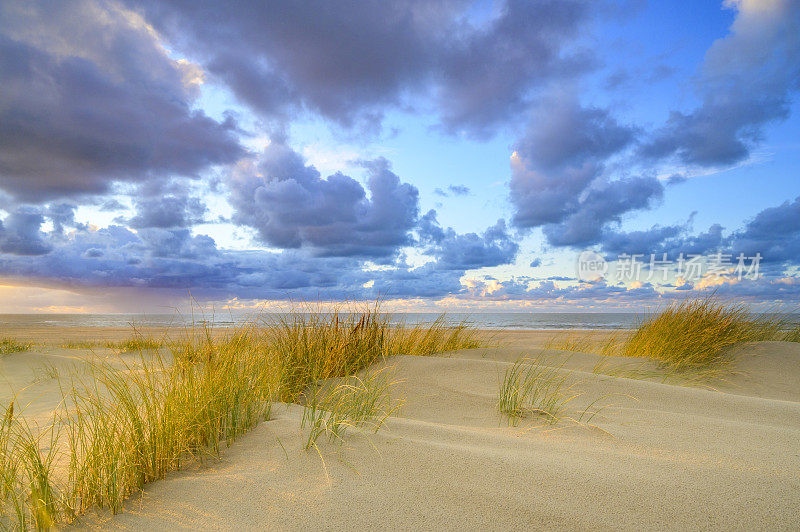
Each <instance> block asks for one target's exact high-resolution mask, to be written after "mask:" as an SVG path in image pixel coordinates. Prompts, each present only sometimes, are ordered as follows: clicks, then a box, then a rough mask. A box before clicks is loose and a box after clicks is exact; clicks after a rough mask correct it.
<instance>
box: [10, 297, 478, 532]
mask: <svg viewBox="0 0 800 532" xmlns="http://www.w3.org/2000/svg"><path fill="white" fill-rule="evenodd" d="M165 338H166V337H165ZM105 345H106V346H108V347H112V345H113V348H114V349H120V350H126V351H134V352H138V354H139V356H138V358H135V359H134V360H130V359H126V360H121V359H119V358H109V359H93V360H91V361H88V362H86V364H87V372H86V373H84V374H78V373H75V372H73V373H71V374H70V376H69V377H63V376H59V375H56V374H53V378H56V379H58V383H59V386H60V387H61V390H62V396H63V401H62V406H61V407H60V408H59V409H57V411H56V413H55V418H54V420H53V422H52V423H51V424H50V425H49V426H47V427H29V426H28V425H27V424H26V421H25V418H24V416H21V415H20V413H19V408H18V407H17V408H16V409H15V403H14V402H12V403H11V404H10V405H8V406H7V407H5V409H4V410H3V411H0V414H2V415H3V418H2V419H3V421H2V425H0V509H1V510H2V512H0V528H15V527H16V528H20V529H31V528H39V529H41V528H48V527H51V526H60V525H62V524H65V523H69V522H70V521H72V520H74V519H75V518H76V517H77V516H78V515H80V514H82V513H84V512H86V511H88V510H89V509H91V508H92V507H95V506H98V507H101V508H108V509H110V510H111V511H113V512H114V513H117V512H120V511H122V510H123V506H124V501H125V499H126V497H128V496H131V495H134V494H137V493H139V492H141V490H142V489H143V488H144V486H145V485H146V484H147V483H148V482H152V481H154V480H158V479H161V478H163V477H164V476H165V475H166V474H167V473H168V472H169V471H174V470H177V469H180V468H182V467H184V466H185V465H186V464H188V463H191V462H195V461H197V460H205V459H207V458H210V457H216V456H219V454H220V452H221V450H222V448H224V447H225V446H227V445H230V444H231V443H232V442H233V441H234V440H235V439H236V438H238V437H239V436H240V435H241V434H243V433H244V432H246V431H247V430H249V429H250V428H252V427H253V426H254V425H256V424H257V423H259V422H260V421H262V420H265V419H269V416H270V413H271V408H272V404H273V402H274V401H292V402H298V403H301V404H304V405H305V407H304V416H303V423H304V425H305V426H306V427H308V428H309V430H310V432H311V434H310V436H309V439H308V440H307V441H306V445H305V446H306V447H309V446H310V447H315V446H316V442H317V440H318V438H319V437H320V436H323V435H327V437H328V438H332V439H336V440H340V441H341V438H343V437H344V436H345V434H346V432H347V431H348V430H349V429H350V428H352V427H369V428H372V429H374V430H377V429H378V428H380V426H381V425H382V424H383V421H384V420H385V419H386V416H388V415H391V413H392V412H393V410H392V409H391V408H390V407H389V402H388V389H389V385H390V382H389V381H388V379H387V378H386V376H385V375H383V374H382V373H381V372H378V373H368V372H364V373H363V374H361V375H360V376H358V377H355V376H354V375H355V374H356V373H358V372H360V371H361V370H364V369H365V368H367V367H368V366H370V365H371V364H373V363H374V362H376V361H378V360H382V359H383V358H385V357H387V356H392V355H398V354H407V355H430V354H433V353H435V352H438V351H443V350H450V349H460V348H467V347H476V346H477V345H478V341H477V340H476V337H475V332H474V330H472V329H471V328H469V327H467V326H466V325H463V324H462V325H459V326H456V327H449V326H446V322H445V320H444V318H440V319H438V320H436V321H435V322H433V323H430V324H427V325H415V326H404V325H403V324H400V325H397V324H391V323H390V322H389V319H388V317H386V316H385V315H383V314H381V313H380V312H379V306H378V305H374V306H371V307H369V308H365V309H358V310H357V311H356V312H339V311H333V312H327V313H301V312H295V313H292V314H289V315H286V316H282V317H280V318H279V319H278V320H277V321H274V320H273V321H268V322H265V321H263V320H260V319H259V318H255V319H253V320H250V321H248V322H247V323H245V324H243V325H241V326H239V327H236V328H232V329H225V330H223V331H221V332H218V331H212V330H211V329H210V327H209V326H202V327H198V328H189V329H187V330H186V331H184V333H183V334H182V335H177V338H174V339H169V340H164V341H162V340H156V339H150V338H145V337H143V336H142V335H140V334H135V335H134V336H133V337H132V338H131V339H129V340H126V341H124V342H116V343H113V344H109V343H105ZM162 348H163V349H162ZM348 376H352V377H349V378H347V377H348ZM333 378H345V380H344V381H343V382H341V383H340V384H338V385H337V386H335V387H334V388H333V389H332V390H331V391H330V392H326V393H325V394H324V395H320V394H319V392H320V390H325V389H326V388H325V383H324V382H323V381H325V380H326V379H333Z"/></svg>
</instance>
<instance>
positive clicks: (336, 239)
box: [229, 141, 419, 258]
mask: <svg viewBox="0 0 800 532" xmlns="http://www.w3.org/2000/svg"><path fill="white" fill-rule="evenodd" d="M363 165H364V167H365V169H366V172H367V190H369V196H368V195H367V190H365V189H364V187H363V186H362V185H361V184H360V183H359V182H358V181H356V180H355V179H353V178H352V177H349V176H346V175H344V174H342V173H335V174H333V175H331V176H329V177H328V178H327V179H323V178H322V176H321V175H320V173H319V172H318V171H317V169H316V168H314V167H313V166H309V165H306V164H305V160H304V159H303V157H302V156H301V155H299V154H298V153H296V152H295V151H293V150H292V149H291V148H289V147H288V146H287V145H285V144H283V143H281V142H279V141H276V142H272V143H271V144H269V145H268V146H267V147H266V148H265V150H264V152H263V153H262V154H261V156H260V157H259V159H258V160H252V159H251V160H248V161H244V162H243V163H242V164H240V165H239V167H238V168H236V169H235V170H234V172H233V173H232V175H231V178H230V183H229V187H230V191H231V195H230V202H231V205H232V206H233V208H234V216H233V220H234V222H235V223H239V224H243V225H248V226H250V227H253V228H254V229H256V231H257V232H258V236H259V238H260V239H261V240H262V241H263V242H264V243H265V244H267V245H269V246H273V247H278V248H284V249H297V248H307V249H309V250H310V251H311V252H312V253H314V254H316V255H320V256H339V257H346V256H362V257H372V258H386V257H390V256H392V255H394V254H395V252H396V251H397V249H398V248H399V247H400V246H404V245H408V244H411V243H412V238H411V234H410V230H411V229H412V228H413V227H414V225H415V224H416V223H417V217H418V212H419V207H418V192H417V189H416V188H415V187H414V186H412V185H409V184H407V183H402V182H401V181H400V178H399V177H398V176H397V175H395V174H394V173H392V172H391V170H390V168H389V163H388V161H386V160H385V159H376V160H374V161H369V162H364V163H363Z"/></svg>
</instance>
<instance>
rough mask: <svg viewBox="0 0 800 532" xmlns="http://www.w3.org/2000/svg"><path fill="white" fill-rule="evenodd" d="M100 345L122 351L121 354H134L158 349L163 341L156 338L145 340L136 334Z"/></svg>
mask: <svg viewBox="0 0 800 532" xmlns="http://www.w3.org/2000/svg"><path fill="white" fill-rule="evenodd" d="M102 345H103V347H107V348H108V349H114V350H117V351H122V352H123V353H132V352H134V353H135V352H137V351H148V350H154V349H159V348H160V347H161V346H162V345H164V341H163V340H159V339H156V338H145V337H143V336H141V335H139V334H136V335H134V336H131V337H130V338H127V339H125V340H120V341H108V342H103V344H102Z"/></svg>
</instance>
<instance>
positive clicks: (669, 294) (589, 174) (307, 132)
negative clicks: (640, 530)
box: [0, 0, 800, 313]
mask: <svg viewBox="0 0 800 532" xmlns="http://www.w3.org/2000/svg"><path fill="white" fill-rule="evenodd" d="M0 87H1V88H0V312H4V313H17V312H18V313H25V312H159V311H164V310H165V309H169V308H176V307H180V306H183V305H186V304H187V302H191V301H194V302H196V303H197V304H199V305H203V306H211V307H214V308H234V309H250V308H260V307H263V306H265V307H266V308H272V307H275V308H277V307H280V306H281V305H288V304H292V303H294V302H299V301H306V302H317V301H319V302H322V303H323V304H329V303H330V304H335V303H337V302H341V301H357V300H372V299H375V298H381V299H382V300H383V301H384V305H385V307H386V308H389V309H392V310H410V311H439V310H456V311H519V310H522V311H528V310H531V311H535V310H550V311H619V310H640V309H642V308H650V307H652V306H653V305H661V304H668V303H669V302H671V301H674V300H676V299H680V298H685V297H705V296H708V295H711V294H714V295H716V296H717V297H724V298H736V299H737V300H740V301H744V302H746V303H748V304H752V305H753V306H754V307H756V308H763V309H772V308H778V307H780V308H784V307H791V308H794V306H795V305H796V303H795V302H796V301H798V296H799V295H800V273H799V269H798V266H800V175H798V170H800V117H799V116H798V114H799V113H800V103H799V102H798V101H797V94H798V91H800V0H726V1H724V2H719V1H704V0H696V1H686V2H678V1H674V2H673V1H670V2H666V1H663V2H646V1H643V0H627V1H625V0H623V1H619V2H606V1H602V0H587V1H581V0H549V1H548V0H528V1H523V0H519V1H518V0H508V1H502V0H497V1H488V2H471V1H462V0H424V1H423V0H419V1H417V0H405V1H395V2H383V1H378V0H376V1H371V0H362V1H358V2H351V1H337V2H328V1H320V2H285V1H276V2H272V1H258V2H255V1H253V2H248V1H228V2H216V3H214V2H208V3H202V4H199V3H196V2H192V1H188V0H152V1H151V0H118V1H104V0H75V1H70V2H51V1H36V0H33V1H21V0H19V1H17V0H10V1H6V2H3V3H2V4H0Z"/></svg>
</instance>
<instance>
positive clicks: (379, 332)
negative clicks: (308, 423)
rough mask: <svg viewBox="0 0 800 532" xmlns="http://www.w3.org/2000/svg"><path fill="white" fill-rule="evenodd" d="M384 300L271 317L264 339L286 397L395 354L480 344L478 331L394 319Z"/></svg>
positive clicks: (438, 321)
mask: <svg viewBox="0 0 800 532" xmlns="http://www.w3.org/2000/svg"><path fill="white" fill-rule="evenodd" d="M379 310H380V309H379V307H378V305H374V306H371V307H366V308H362V309H360V310H358V311H356V312H341V311H339V310H338V309H335V310H333V311H330V312H293V313H290V314H288V315H285V316H281V317H279V318H277V320H276V321H273V322H268V323H267V324H266V325H267V327H266V329H265V336H266V337H265V338H264V340H263V342H264V343H265V345H266V346H268V349H269V350H271V351H272V352H274V354H275V357H276V361H277V363H278V365H279V366H280V370H279V373H280V375H281V385H280V392H281V399H282V400H284V401H290V402H296V401H298V399H299V398H300V397H301V396H302V395H303V392H304V390H306V388H307V387H308V386H309V385H311V384H312V383H314V382H316V381H320V380H324V379H329V378H334V377H345V376H347V375H352V374H354V373H356V372H358V371H360V370H361V369H363V368H366V367H368V366H370V365H371V364H373V363H374V362H376V361H378V360H381V359H383V358H385V357H389V356H394V355H416V356H422V355H431V354H434V353H439V352H443V351H450V350H454V349H466V348H473V347H477V346H478V345H479V342H478V340H477V338H476V334H475V331H474V330H473V329H472V328H470V327H468V326H466V325H465V324H460V325H456V326H447V325H446V324H445V320H444V318H443V317H440V318H438V319H436V320H435V321H433V322H432V323H428V324H420V325H414V326H407V325H406V324H404V323H400V324H397V323H391V322H390V318H389V316H387V315H386V314H382V313H380V311H379Z"/></svg>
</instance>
